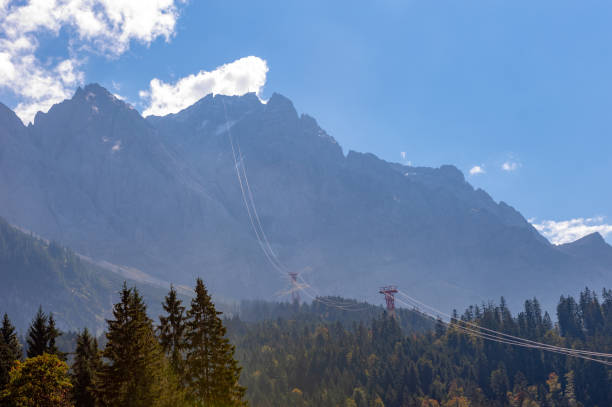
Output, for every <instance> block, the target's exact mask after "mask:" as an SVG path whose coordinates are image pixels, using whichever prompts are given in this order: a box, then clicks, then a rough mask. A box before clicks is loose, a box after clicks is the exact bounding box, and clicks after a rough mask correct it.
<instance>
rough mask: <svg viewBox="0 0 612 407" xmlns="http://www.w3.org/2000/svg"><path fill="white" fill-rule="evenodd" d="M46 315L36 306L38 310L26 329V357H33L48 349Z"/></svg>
mask: <svg viewBox="0 0 612 407" xmlns="http://www.w3.org/2000/svg"><path fill="white" fill-rule="evenodd" d="M47 321H48V318H47V315H45V313H44V312H43V310H42V307H38V312H37V313H36V316H35V317H34V319H33V320H32V323H31V324H30V329H28V339H27V343H28V351H27V354H28V357H29V358H33V357H36V356H40V355H42V354H43V353H46V352H47V350H48V347H47V345H48V338H49V328H48V326H47Z"/></svg>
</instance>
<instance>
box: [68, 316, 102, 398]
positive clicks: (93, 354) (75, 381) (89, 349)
mask: <svg viewBox="0 0 612 407" xmlns="http://www.w3.org/2000/svg"><path fill="white" fill-rule="evenodd" d="M101 364H102V360H101V358H100V352H99V351H98V341H97V340H96V338H94V337H92V336H91V335H90V334H89V331H88V330H87V328H85V329H84V330H83V332H82V333H81V334H79V335H78V336H77V346H76V352H75V357H74V363H73V365H72V386H73V391H72V395H73V401H74V405H75V406H76V407H94V406H95V397H94V391H93V384H94V376H95V374H96V371H98V370H99V369H100V366H101Z"/></svg>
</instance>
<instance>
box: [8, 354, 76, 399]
mask: <svg viewBox="0 0 612 407" xmlns="http://www.w3.org/2000/svg"><path fill="white" fill-rule="evenodd" d="M71 387H72V385H71V384H70V380H69V377H68V365H66V363H65V362H63V361H62V360H60V359H59V358H58V357H57V356H56V355H49V354H46V353H44V354H42V355H40V356H36V357H33V358H29V359H27V360H26V361H25V362H19V361H18V362H16V364H15V366H14V367H13V368H12V369H11V372H10V381H9V383H8V386H7V387H6V389H5V390H4V391H3V392H2V394H1V396H0V399H1V400H2V401H3V402H4V403H6V404H7V405H9V406H14V407H63V406H70V405H71V404H70V394H69V392H70V389H71Z"/></svg>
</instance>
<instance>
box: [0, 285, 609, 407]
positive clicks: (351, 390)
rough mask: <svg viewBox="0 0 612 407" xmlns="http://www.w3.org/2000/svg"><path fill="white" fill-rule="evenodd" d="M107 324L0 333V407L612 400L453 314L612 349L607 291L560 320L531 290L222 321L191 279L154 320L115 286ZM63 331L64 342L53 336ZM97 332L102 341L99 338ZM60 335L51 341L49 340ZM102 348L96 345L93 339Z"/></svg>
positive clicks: (593, 367)
mask: <svg viewBox="0 0 612 407" xmlns="http://www.w3.org/2000/svg"><path fill="white" fill-rule="evenodd" d="M119 294H120V297H119V301H118V302H117V303H116V304H115V306H114V308H113V317H112V318H111V319H109V320H108V321H107V329H106V331H105V333H104V334H103V335H101V336H100V337H99V338H96V336H95V335H93V334H92V333H90V332H89V331H88V330H87V329H83V330H82V331H81V332H78V333H76V334H73V333H61V332H60V331H59V330H58V329H57V328H56V327H55V319H54V317H53V315H52V314H46V313H45V312H44V310H43V309H39V311H38V312H37V313H36V315H35V316H34V317H33V320H32V322H31V324H30V328H29V330H28V332H27V335H26V337H25V338H24V339H21V338H20V337H19V336H18V334H17V332H16V330H15V328H14V326H13V324H12V322H11V320H10V318H9V317H8V315H6V314H5V315H4V317H3V320H2V327H1V329H0V334H1V335H0V386H1V390H0V405H2V406H246V405H251V406H256V407H259V406H261V407H264V406H279V407H280V406H304V407H305V406H346V407H370V406H373V407H374V406H375V407H382V406H388V407H390V406H397V407H403V406H416V407H434V406H443V407H465V406H474V407H476V406H500V407H501V406H512V407H514V406H521V407H536V406H541V407H576V406H585V407H586V406H610V405H612V369H611V368H610V367H609V366H606V365H604V364H600V363H596V362H594V361H589V360H584V359H578V358H573V357H568V356H567V355H561V354H555V353H549V352H543V351H541V350H538V349H523V348H516V347H514V346H511V345H509V344H503V343H496V342H492V341H485V340H483V339H482V338H479V337H475V336H472V335H470V334H469V333H466V332H465V331H463V330H461V329H459V328H460V326H461V324H462V323H468V322H469V323H472V324H475V325H478V326H480V327H484V328H488V329H492V330H496V331H501V332H504V333H507V334H510V335H514V336H517V337H521V338H525V339H529V340H533V341H538V342H544V343H547V344H551V345H556V346H562V347H566V348H575V349H583V350H593V351H597V352H601V353H610V352H611V351H612V291H610V290H606V289H604V290H603V291H602V293H601V295H598V294H597V293H595V292H593V291H591V290H589V289H585V290H584V291H583V292H582V293H581V294H580V297H579V298H578V299H575V298H573V297H571V296H562V297H561V298H560V301H559V303H558V306H557V310H556V311H557V322H553V320H552V318H551V317H550V315H549V314H548V313H547V312H545V311H543V310H542V309H541V307H540V305H539V303H538V300H537V299H532V300H528V301H526V302H525V305H524V309H523V310H522V311H521V312H519V313H518V314H517V315H513V314H512V313H511V312H510V310H509V309H508V308H507V307H506V305H505V300H504V299H503V298H502V299H501V301H500V303H499V304H494V303H489V304H482V305H478V306H477V305H474V306H471V307H469V308H468V309H466V310H465V312H464V313H463V314H461V315H460V314H458V313H457V312H454V318H453V319H452V320H451V322H450V323H449V324H445V323H442V322H441V321H432V320H431V319H429V318H428V317H427V316H426V315H425V314H422V313H420V312H419V311H417V310H407V309H399V310H398V312H397V313H396V315H395V316H394V317H392V316H390V315H387V313H386V312H384V311H383V310H382V308H380V307H374V306H370V307H369V308H366V309H360V311H359V312H351V311H348V310H346V309H338V308H337V307H332V306H330V305H329V304H330V303H329V302H324V301H315V302H313V303H312V304H298V303H295V302H294V303H267V302H263V301H257V302H243V303H242V304H241V305H240V313H239V314H238V315H233V316H228V317H226V318H225V319H222V315H221V313H220V312H219V311H217V310H216V308H215V305H214V303H213V301H212V299H211V297H210V295H209V293H208V292H207V289H206V287H205V285H204V283H203V281H202V280H200V279H198V280H197V283H196V287H195V294H194V296H193V298H192V299H191V301H190V302H189V303H187V304H185V303H183V301H182V300H181V299H180V298H179V296H177V293H176V291H175V290H174V288H171V290H170V292H169V293H168V295H167V296H166V298H165V301H164V303H163V304H162V306H163V310H164V314H163V315H160V316H159V318H158V320H157V321H154V320H153V319H151V317H150V316H148V315H147V307H146V305H145V303H144V301H143V299H142V296H141V295H140V293H139V292H138V290H137V289H136V288H130V287H128V286H127V285H125V284H124V286H123V287H122V289H121V290H120V293H119ZM62 337H64V340H63V341H62ZM98 339H99V340H98ZM58 344H59V345H58ZM101 344H103V346H102V345H101Z"/></svg>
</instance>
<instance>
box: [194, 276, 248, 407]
mask: <svg viewBox="0 0 612 407" xmlns="http://www.w3.org/2000/svg"><path fill="white" fill-rule="evenodd" d="M195 294H196V295H195V298H193V299H192V301H191V309H190V310H189V311H188V312H187V319H188V322H187V329H186V332H185V340H186V341H185V351H186V366H185V381H186V383H187V388H188V392H189V396H190V397H191V398H192V399H193V401H195V402H196V403H200V404H204V405H206V406H224V407H230V406H244V405H246V403H245V402H244V401H243V397H244V392H245V389H244V388H243V387H241V386H240V385H239V384H238V379H239V377H240V370H241V369H240V367H239V366H238V362H237V361H236V360H235V359H234V346H233V345H231V344H230V342H229V339H227V338H226V337H225V333H226V329H225V327H224V326H223V323H222V321H221V319H220V318H219V315H220V314H221V312H218V311H217V310H216V309H215V306H214V304H213V302H212V300H211V297H210V295H209V294H208V292H207V290H206V287H205V286H204V283H203V282H202V279H200V278H198V279H197V282H196V289H195Z"/></svg>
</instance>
